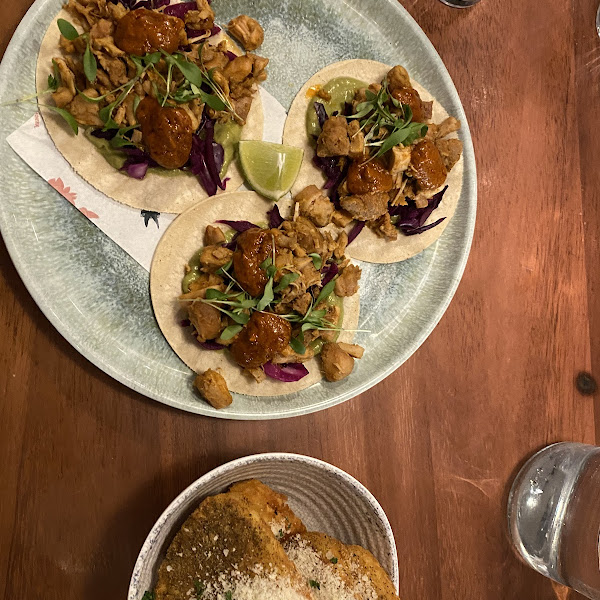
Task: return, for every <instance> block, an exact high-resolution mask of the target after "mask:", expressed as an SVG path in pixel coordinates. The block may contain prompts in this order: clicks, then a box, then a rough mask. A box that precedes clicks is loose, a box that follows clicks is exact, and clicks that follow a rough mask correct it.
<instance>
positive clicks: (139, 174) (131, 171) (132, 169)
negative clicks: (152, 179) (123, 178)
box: [120, 147, 158, 179]
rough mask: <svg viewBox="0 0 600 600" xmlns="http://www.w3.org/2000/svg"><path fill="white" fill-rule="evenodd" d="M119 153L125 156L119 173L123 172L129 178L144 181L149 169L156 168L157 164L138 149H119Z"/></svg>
mask: <svg viewBox="0 0 600 600" xmlns="http://www.w3.org/2000/svg"><path fill="white" fill-rule="evenodd" d="M120 150H121V152H123V153H124V154H126V155H127V160H126V161H125V164H124V165H123V166H122V167H121V171H125V173H127V175H129V177H133V178H134V179H144V177H146V173H147V172H148V168H149V167H158V163H157V162H156V161H154V160H152V158H150V155H149V154H146V153H145V152H144V151H142V150H140V149H139V148H127V147H124V148H120Z"/></svg>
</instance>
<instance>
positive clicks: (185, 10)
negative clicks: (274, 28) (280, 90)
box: [48, 0, 268, 196]
mask: <svg viewBox="0 0 600 600" xmlns="http://www.w3.org/2000/svg"><path fill="white" fill-rule="evenodd" d="M64 8H65V10H66V11H67V13H68V14H69V16H70V17H72V20H73V22H74V23H75V24H76V25H78V27H79V29H76V28H75V27H74V26H73V24H72V23H71V22H70V21H69V20H66V19H59V20H58V28H59V30H60V34H61V35H60V41H59V47H60V50H61V55H60V56H56V57H55V58H54V59H53V60H52V65H51V66H50V65H49V66H50V68H51V69H52V75H50V76H49V79H48V83H49V88H50V89H51V90H54V91H53V93H52V99H53V101H54V103H55V106H54V107H51V108H53V109H54V111H55V112H58V113H59V114H60V115H61V116H63V117H64V118H65V119H66V120H67V122H68V123H69V125H71V127H72V129H73V130H74V131H75V132H76V133H77V130H78V127H79V126H82V127H83V128H84V129H85V134H86V137H87V138H88V139H89V140H90V141H92V142H93V144H94V146H95V147H96V148H97V149H98V151H99V152H100V153H101V154H102V155H103V156H104V157H105V158H106V160H107V161H108V162H109V163H110V164H111V165H112V166H113V167H115V168H116V169H119V170H120V171H122V172H123V173H125V174H127V175H129V176H130V177H133V178H136V179H143V178H144V177H145V176H146V174H147V172H148V169H156V170H158V171H160V172H163V173H177V172H178V171H187V172H189V173H192V174H193V175H195V176H196V177H197V179H198V181H199V183H200V185H201V186H202V187H203V188H204V190H205V192H206V194H207V195H209V196H211V195H214V194H215V193H216V192H217V190H218V189H221V190H224V189H225V187H226V184H227V177H226V176H227V170H228V167H229V165H230V163H231V161H232V160H233V159H234V156H235V152H236V147H237V142H238V141H239V139H240V136H241V132H242V127H243V126H244V125H245V123H246V119H247V117H248V115H249V113H250V109H251V106H252V103H253V101H254V99H255V96H256V93H257V86H258V84H259V83H260V82H262V81H264V80H265V79H266V77H267V75H266V72H265V67H266V66H267V63H268V59H266V58H262V57H260V56H258V55H256V54H253V53H252V52H249V50H254V49H256V48H257V47H258V46H259V45H260V44H261V43H262V41H263V37H264V33H263V30H262V28H261V26H260V25H259V24H258V23H257V22H256V21H255V20H254V19H252V18H250V17H248V16H246V15H241V16H239V17H237V18H236V19H233V20H232V21H231V22H230V23H229V25H228V29H229V32H230V33H231V34H232V35H233V36H234V37H235V38H236V39H237V40H238V41H239V42H240V43H241V44H242V46H243V47H244V48H245V50H247V51H246V52H245V53H243V54H240V51H239V49H238V48H237V47H236V46H235V45H234V44H233V43H232V42H231V41H230V40H229V38H227V37H226V36H223V34H221V33H219V32H220V28H219V27H218V26H216V25H215V21H214V19H215V14H214V12H213V10H212V8H211V6H210V4H209V1H208V0H192V1H184V2H181V1H174V0H144V1H135V0H120V1H117V0H69V2H68V3H67V4H66V5H65V6H64Z"/></svg>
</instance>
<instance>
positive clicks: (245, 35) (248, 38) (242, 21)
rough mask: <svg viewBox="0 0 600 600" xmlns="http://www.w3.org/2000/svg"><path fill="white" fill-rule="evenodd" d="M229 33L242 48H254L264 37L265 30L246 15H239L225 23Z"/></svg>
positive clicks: (260, 43)
mask: <svg viewBox="0 0 600 600" xmlns="http://www.w3.org/2000/svg"><path fill="white" fill-rule="evenodd" d="M227 29H228V31H229V33H230V34H231V35H232V36H233V37H234V38H235V39H236V40H238V42H240V44H242V46H243V47H244V50H256V49H257V48H258V47H259V46H260V45H262V43H263V41H264V39H265V32H264V30H263V28H262V27H261V26H260V23H259V22H258V21H256V20H255V19H253V18H252V17H249V16H248V15H240V16H239V17H236V18H235V19H232V20H231V21H229V23H228V24H227Z"/></svg>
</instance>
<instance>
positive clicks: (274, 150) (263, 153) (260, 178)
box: [239, 140, 304, 201]
mask: <svg viewBox="0 0 600 600" xmlns="http://www.w3.org/2000/svg"><path fill="white" fill-rule="evenodd" d="M239 154H240V163H241V165H242V169H243V171H244V175H245V176H246V181H247V183H248V184H249V185H250V186H251V187H252V189H253V190H254V191H255V192H258V193H259V194H260V195H261V196H264V197H265V198H269V199H270V200H275V201H277V200H279V198H281V197H282V196H283V195H284V194H287V193H288V192H289V191H290V189H291V187H292V185H293V184H294V181H296V177H298V172H299V171H300V166H301V165H302V157H303V156H304V150H302V149H301V148H295V147H294V146H283V145H282V144H273V143H272V142H261V141H257V140H242V141H241V142H240V143H239Z"/></svg>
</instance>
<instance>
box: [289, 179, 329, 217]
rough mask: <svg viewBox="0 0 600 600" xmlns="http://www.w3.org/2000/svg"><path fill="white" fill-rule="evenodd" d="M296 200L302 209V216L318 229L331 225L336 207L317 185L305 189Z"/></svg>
mask: <svg viewBox="0 0 600 600" xmlns="http://www.w3.org/2000/svg"><path fill="white" fill-rule="evenodd" d="M294 200H295V201H296V203H297V204H298V205H299V207H300V214H301V215H302V216H303V217H306V218H307V219H310V220H311V221H312V222H313V223H314V224H315V225H316V226H317V227H325V225H328V224H329V223H331V217H332V216H333V211H334V210H335V207H334V206H333V204H332V202H331V200H329V198H328V197H327V196H325V194H323V192H322V191H321V190H320V189H319V188H318V187H317V186H316V185H309V186H308V187H305V188H304V189H303V190H302V191H301V192H300V193H299V194H298V195H297V196H296V197H295V198H294Z"/></svg>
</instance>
